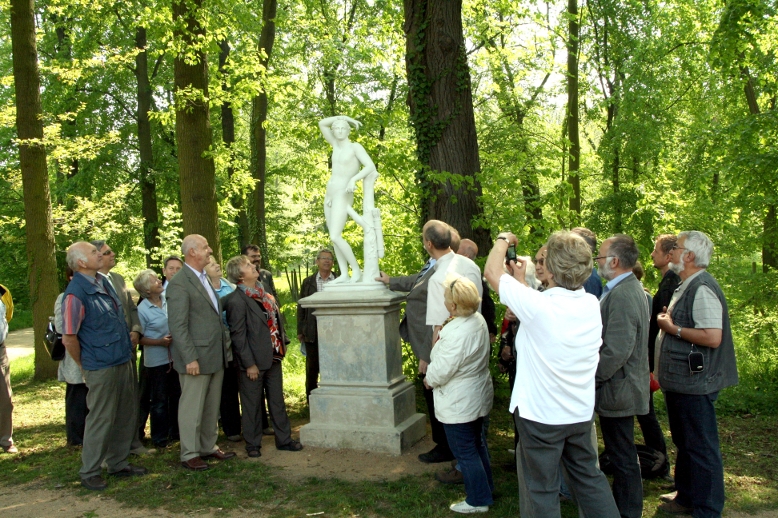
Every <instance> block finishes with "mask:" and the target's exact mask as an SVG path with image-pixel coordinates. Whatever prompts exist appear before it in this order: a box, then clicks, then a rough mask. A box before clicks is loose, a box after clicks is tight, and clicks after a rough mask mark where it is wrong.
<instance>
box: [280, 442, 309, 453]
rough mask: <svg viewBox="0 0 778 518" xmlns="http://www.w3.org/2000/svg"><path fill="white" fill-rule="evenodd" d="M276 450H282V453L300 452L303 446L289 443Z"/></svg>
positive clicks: (297, 443)
mask: <svg viewBox="0 0 778 518" xmlns="http://www.w3.org/2000/svg"><path fill="white" fill-rule="evenodd" d="M276 449H277V450H283V451H300V450H302V449H303V445H302V444H300V443H299V442H297V441H289V442H288V443H287V444H284V445H283V446H278V447H277V448H276Z"/></svg>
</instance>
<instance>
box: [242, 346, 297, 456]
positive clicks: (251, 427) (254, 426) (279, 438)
mask: <svg viewBox="0 0 778 518" xmlns="http://www.w3.org/2000/svg"><path fill="white" fill-rule="evenodd" d="M263 389H264V390H265V391H266V392H267V401H268V404H269V405H268V406H269V408H270V418H271V419H272V420H273V430H274V432H275V436H276V447H278V446H284V445H286V444H289V442H290V441H291V440H292V425H291V424H290V423H289V417H288V416H287V414H286V403H285V402H284V377H283V371H282V369H281V362H277V361H274V362H273V365H272V366H271V367H270V368H269V369H267V370H264V371H259V376H258V377H257V379H255V380H254V381H252V380H250V379H249V377H248V376H247V375H246V371H244V370H241V371H240V402H241V405H242V406H243V438H244V439H245V440H246V450H247V451H251V450H259V448H260V447H261V446H262V428H263V426H262V418H261V415H260V413H261V409H260V406H261V404H260V402H261V401H263V400H264V399H263V397H262V394H263Z"/></svg>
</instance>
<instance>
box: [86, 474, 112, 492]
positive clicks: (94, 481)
mask: <svg viewBox="0 0 778 518" xmlns="http://www.w3.org/2000/svg"><path fill="white" fill-rule="evenodd" d="M81 485H82V486H84V487H85V488H87V489H90V490H92V491H103V490H104V489H105V488H107V487H108V484H106V482H105V480H104V479H103V477H101V476H100V475H94V476H92V477H89V478H82V479H81Z"/></svg>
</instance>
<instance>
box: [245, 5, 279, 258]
mask: <svg viewBox="0 0 778 518" xmlns="http://www.w3.org/2000/svg"><path fill="white" fill-rule="evenodd" d="M277 5H278V2H277V1H276V0H264V2H263V3H262V32H261V33H260V35H259V44H258V47H259V50H260V51H264V55H263V57H262V65H263V66H264V67H265V70H267V68H268V65H269V63H270V56H271V55H272V52H273V43H274V42H275V39H276V22H275V18H276V8H277ZM265 121H267V93H266V91H265V89H264V88H263V89H262V92H261V93H260V94H259V95H257V96H256V97H254V99H252V101H251V137H250V138H251V175H252V176H253V177H254V192H253V196H252V205H253V206H254V207H253V208H254V214H255V217H256V221H254V222H253V224H250V228H251V235H250V239H249V242H251V243H254V244H255V245H259V248H260V250H261V251H262V257H264V258H265V259H264V264H265V268H267V267H268V264H269V257H270V256H269V254H268V252H267V234H266V213H265V178H266V177H267V131H266V130H265Z"/></svg>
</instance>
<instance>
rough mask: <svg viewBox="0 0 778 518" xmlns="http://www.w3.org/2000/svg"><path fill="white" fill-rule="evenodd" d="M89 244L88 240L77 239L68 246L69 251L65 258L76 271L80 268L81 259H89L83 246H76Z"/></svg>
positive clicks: (85, 260)
mask: <svg viewBox="0 0 778 518" xmlns="http://www.w3.org/2000/svg"><path fill="white" fill-rule="evenodd" d="M88 244H89V243H87V242H86V241H76V242H75V243H73V244H72V245H70V246H69V247H68V253H67V256H66V257H65V260H66V261H67V263H68V266H70V269H71V270H73V271H74V272H75V271H78V269H79V266H78V262H79V261H84V262H87V261H88V260H89V258H88V257H87V255H86V254H85V253H84V250H83V247H81V246H76V245H88Z"/></svg>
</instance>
